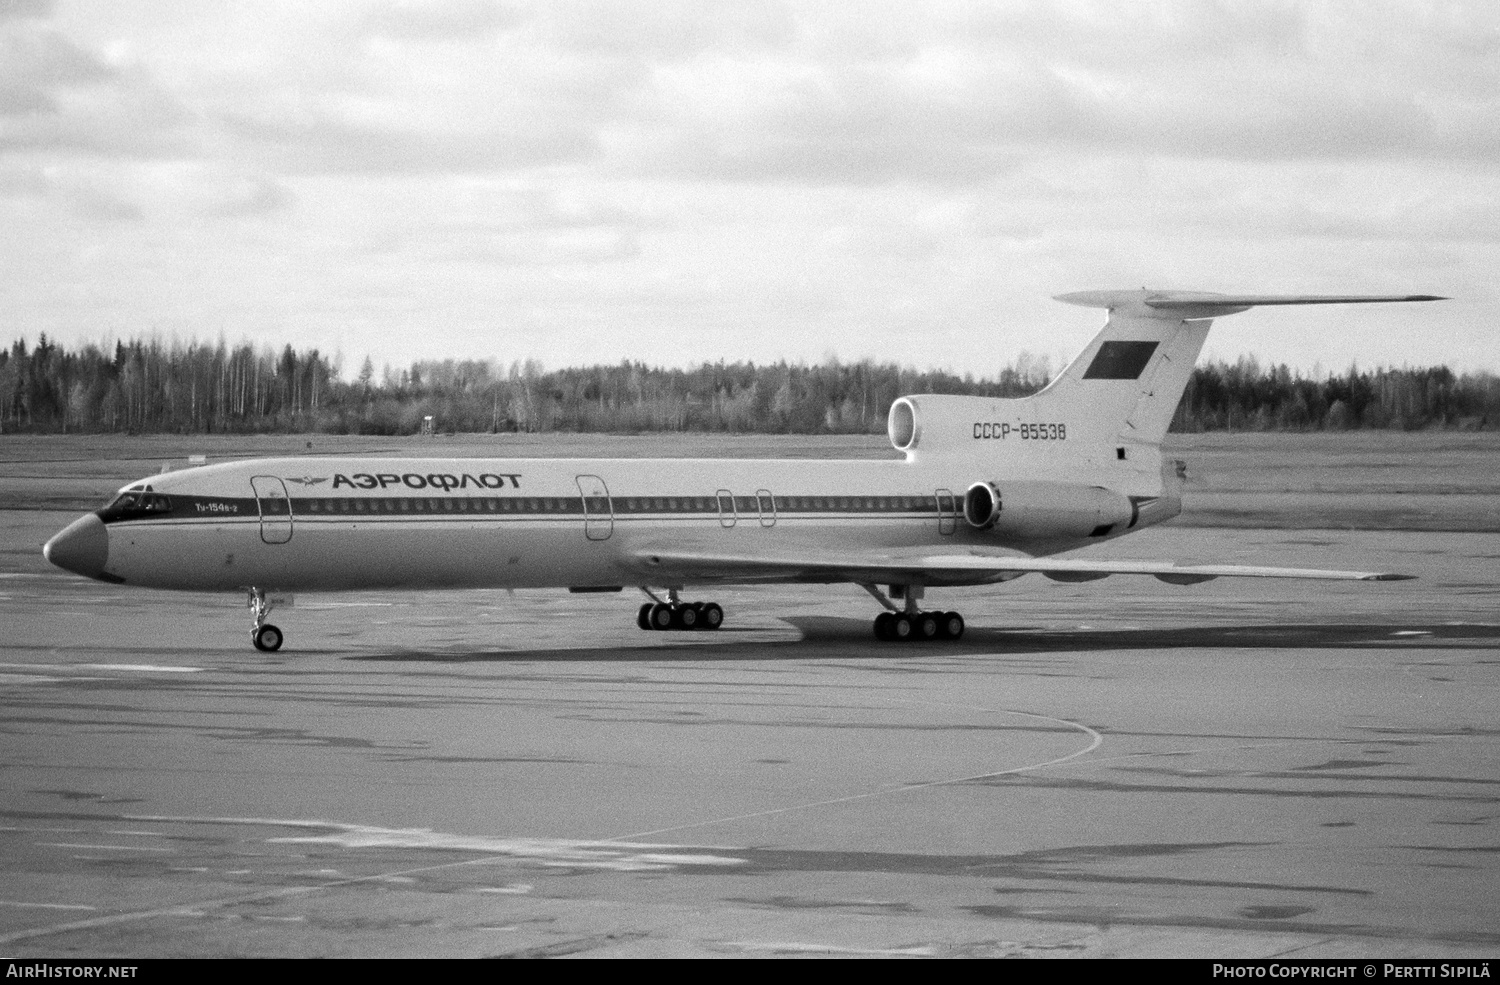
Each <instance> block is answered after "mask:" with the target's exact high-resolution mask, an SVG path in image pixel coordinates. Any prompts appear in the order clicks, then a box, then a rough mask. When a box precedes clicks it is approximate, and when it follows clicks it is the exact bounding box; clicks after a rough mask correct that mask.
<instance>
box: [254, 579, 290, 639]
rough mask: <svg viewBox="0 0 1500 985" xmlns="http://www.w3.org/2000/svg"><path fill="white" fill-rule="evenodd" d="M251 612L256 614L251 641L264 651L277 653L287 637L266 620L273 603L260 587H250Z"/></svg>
mask: <svg viewBox="0 0 1500 985" xmlns="http://www.w3.org/2000/svg"><path fill="white" fill-rule="evenodd" d="M250 612H251V614H253V615H254V616H255V623H254V625H252V626H251V627H250V642H251V643H252V644H254V645H255V648H256V649H257V650H260V651H261V652H263V653H275V652H276V651H277V650H279V649H281V644H282V642H283V641H284V640H285V639H286V637H285V636H283V635H282V633H281V630H280V629H279V628H277V627H275V626H272V625H271V624H270V623H268V622H266V616H269V615H270V614H271V603H270V601H269V600H267V599H266V593H265V592H263V591H262V590H260V589H259V588H252V589H250Z"/></svg>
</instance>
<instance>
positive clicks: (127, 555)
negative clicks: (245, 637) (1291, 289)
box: [43, 289, 1444, 651]
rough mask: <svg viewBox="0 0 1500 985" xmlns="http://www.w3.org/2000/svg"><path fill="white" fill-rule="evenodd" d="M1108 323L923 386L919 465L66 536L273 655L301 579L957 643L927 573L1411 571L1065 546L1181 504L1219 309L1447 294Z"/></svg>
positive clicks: (270, 508) (286, 504)
mask: <svg viewBox="0 0 1500 985" xmlns="http://www.w3.org/2000/svg"><path fill="white" fill-rule="evenodd" d="M1057 300H1060V301H1064V302H1067V303H1070V304H1076V305H1083V306H1087V307H1096V308H1105V309H1107V310H1108V312H1109V314H1108V317H1107V319H1106V322H1105V325H1104V328H1103V329H1102V330H1101V331H1100V332H1099V334H1098V335H1097V336H1095V337H1094V339H1093V340H1092V341H1091V342H1090V343H1089V344H1088V346H1087V347H1085V348H1084V350H1083V351H1082V352H1081V353H1080V354H1079V355H1078V356H1077V358H1075V359H1074V360H1073V361H1072V362H1070V363H1069V364H1068V365H1067V367H1066V368H1065V369H1064V370H1063V371H1062V372H1061V373H1060V374H1059V375H1058V376H1057V377H1056V378H1055V379H1054V380H1052V381H1051V382H1050V383H1049V384H1048V385H1047V386H1046V387H1045V388H1044V389H1042V390H1041V391H1039V392H1038V393H1036V394H1034V395H1032V396H1029V397H1018V398H991V397H969V396H951V395H937V394H916V395H910V396H904V397H901V398H899V399H897V400H896V401H895V402H894V403H893V404H892V405H891V407H890V412H889V415H888V427H887V432H888V435H889V437H890V441H891V444H892V445H893V446H894V448H895V449H896V450H898V451H900V452H902V453H904V457H903V458H902V459H899V460H897V459H891V460H883V461H874V460H871V461H847V460H843V461H807V460H728V459H698V460H690V459H508V458H494V459H442V458H414V459H395V458H352V457H311V456H309V457H301V458H270V459H255V460H248V461H237V462H228V463H222V464H212V465H204V466H200V467H196V468H189V469H185V470H182V471H177V472H169V473H165V474H162V475H156V476H152V477H150V478H146V479H142V480H140V481H138V482H133V483H130V484H129V485H127V486H125V487H124V488H122V489H121V490H120V491H119V493H118V494H117V495H116V496H115V497H114V498H113V499H112V500H111V501H110V502H109V503H108V504H107V505H105V506H104V507H103V508H101V509H98V510H96V511H94V512H92V513H89V514H86V515H84V516H83V517H81V518H79V519H78V520H75V521H74V522H73V523H72V524H70V525H68V526H67V527H66V528H64V529H63V530H62V531H61V532H59V533H58V534H57V535H56V536H54V537H53V538H52V539H51V540H49V541H48V542H47V544H46V546H45V547H44V548H43V552H44V554H45V555H46V557H47V559H48V560H49V561H51V562H52V563H53V564H55V565H57V566H59V567H61V568H64V569H65V570H67V571H70V572H74V573H77V574H80V575H84V576H87V577H89V578H95V579H98V580H100V581H104V582H108V583H111V584H123V585H139V586H145V587H152V588H163V589H179V590H186V591H198V592H202V591H242V592H246V593H247V594H248V604H249V608H250V610H251V613H252V616H253V624H252V626H251V630H250V635H251V641H252V643H253V644H254V646H255V647H256V648H257V649H259V650H262V651H275V650H278V649H280V647H281V645H282V642H283V640H284V636H283V633H282V631H281V630H280V629H279V628H277V627H276V626H274V625H272V624H270V623H269V622H267V616H268V615H269V614H270V612H271V611H272V609H273V607H275V606H277V605H283V606H285V605H288V604H290V603H291V599H293V598H294V597H295V596H293V595H290V594H289V593H294V592H302V591H307V592H318V591H348V590H409V589H464V588H510V589H514V588H567V589H568V590H570V591H573V592H619V591H622V590H623V589H624V588H625V587H626V586H635V587H637V588H639V589H640V590H641V591H643V592H644V593H645V594H646V596H647V598H648V599H649V601H647V602H645V603H644V604H642V605H641V606H640V608H639V609H638V610H637V613H636V622H637V624H638V625H639V626H640V628H641V629H644V630H652V631H668V630H700V631H701V630H709V631H711V630H716V629H718V628H719V626H720V625H722V623H723V619H724V610H723V608H722V607H721V606H720V605H719V604H718V603H716V602H712V601H708V602H703V601H686V600H684V598H683V597H682V592H683V591H684V590H686V589H687V588H688V587H689V586H695V587H696V586H715V585H727V584H754V583H770V582H781V583H801V584H834V583H851V584H853V585H858V586H860V587H861V588H863V589H864V590H865V591H866V592H868V593H869V594H870V595H871V596H873V597H874V599H875V600H876V602H878V603H879V604H880V606H881V609H882V611H881V612H880V614H879V615H878V616H876V617H875V620H874V627H873V628H874V634H875V636H876V638H877V639H879V640H882V641H908V640H910V641H919V640H956V639H958V638H960V637H961V636H962V635H963V632H964V619H963V616H962V615H961V614H959V613H958V612H953V611H941V610H930V611H929V610H926V609H924V608H923V607H922V605H921V600H922V599H923V598H924V597H925V596H926V593H927V591H928V590H929V589H936V588H945V587H951V586H973V585H988V584H998V583H1001V582H1006V581H1010V580H1012V579H1014V578H1018V577H1020V576H1022V575H1025V574H1029V573H1037V574H1041V575H1044V576H1045V577H1047V578H1050V579H1053V580H1054V581H1060V582H1083V581H1092V580H1095V579H1098V578H1105V577H1108V576H1110V575H1117V574H1118V575H1152V576H1154V577H1156V578H1157V579H1159V580H1161V581H1164V582H1168V583H1172V584H1179V585H1184V584H1194V583H1197V582H1203V581H1208V580H1210V579H1213V578H1219V577H1252V578H1307V579H1324V580H1362V581H1393V580H1400V579H1402V578H1405V577H1406V576H1403V575H1398V574H1392V573H1384V572H1363V571H1328V570H1309V569H1297V568H1279V567H1257V566H1245V565H1228V564H1176V563H1173V562H1171V561H1160V560H1139V561H1138V560H1094V559H1090V558H1086V557H1082V558H1080V557H1060V556H1058V555H1061V554H1064V553H1067V552H1071V551H1075V550H1077V549H1079V548H1086V547H1089V546H1091V545H1094V544H1099V543H1103V542H1105V541H1109V540H1114V539H1116V538H1118V537H1123V536H1125V535H1126V534H1129V533H1134V532H1136V531H1139V530H1144V529H1146V528H1147V527H1151V526H1154V525H1156V524H1158V523H1161V522H1163V521H1165V520H1169V519H1171V518H1172V517H1174V516H1176V515H1178V513H1180V512H1181V509H1182V484H1183V477H1184V474H1185V472H1184V465H1183V464H1182V463H1181V462H1176V461H1171V460H1167V459H1164V458H1163V454H1162V442H1163V439H1164V438H1165V437H1166V434H1167V428H1168V425H1169V424H1170V422H1171V419H1172V416H1173V413H1174V412H1175V410H1176V408H1177V404H1178V402H1179V400H1180V399H1181V397H1182V393H1183V390H1184V389H1185V387H1186V386H1187V382H1188V376H1189V374H1190V372H1191V371H1192V368H1193V364H1194V361H1195V360H1196V359H1197V356H1198V353H1199V351H1200V350H1201V348H1202V346H1203V342H1204V340H1205V338H1206V337H1207V335H1208V330H1209V325H1210V323H1211V321H1212V319H1214V318H1216V317H1219V316H1223V315H1229V314H1234V313H1237V312H1241V311H1245V310H1247V309H1249V308H1252V307H1256V306H1261V305H1304V304H1362V303H1371V302H1405V301H1437V300H1444V299H1442V298H1438V297H1434V296H1431V295H1392V296H1367V295H1342V296H1328V295H1259V294H1243V295H1242V294H1211V293H1205V292H1194V291H1153V290H1145V289H1142V290H1120V291H1086V292H1080V293H1074V294H1064V295H1060V296H1059V297H1058V298H1057Z"/></svg>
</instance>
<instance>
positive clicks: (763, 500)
mask: <svg viewBox="0 0 1500 985" xmlns="http://www.w3.org/2000/svg"><path fill="white" fill-rule="evenodd" d="M755 503H756V505H757V506H759V507H760V525H761V526H762V527H774V526H776V497H775V496H772V495H771V490H769V489H757V490H755Z"/></svg>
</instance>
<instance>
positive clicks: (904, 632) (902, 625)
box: [890, 612, 915, 643]
mask: <svg viewBox="0 0 1500 985" xmlns="http://www.w3.org/2000/svg"><path fill="white" fill-rule="evenodd" d="M914 629H915V627H914V626H912V623H911V617H910V616H908V615H906V614H905V613H904V612H903V613H897V614H895V615H893V616H892V617H891V636H890V638H891V639H893V640H899V641H901V642H902V643H905V642H906V641H907V640H909V639H911V637H912V631H913V630H914Z"/></svg>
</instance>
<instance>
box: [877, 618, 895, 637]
mask: <svg viewBox="0 0 1500 985" xmlns="http://www.w3.org/2000/svg"><path fill="white" fill-rule="evenodd" d="M895 621H896V615H895V613H893V612H882V613H881V614H880V615H878V616H876V617H875V638H876V639H877V640H891V639H895V636H894V635H893V632H894V630H893V629H892V625H893V624H894V623H895Z"/></svg>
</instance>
